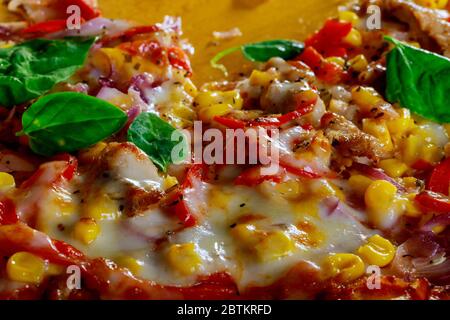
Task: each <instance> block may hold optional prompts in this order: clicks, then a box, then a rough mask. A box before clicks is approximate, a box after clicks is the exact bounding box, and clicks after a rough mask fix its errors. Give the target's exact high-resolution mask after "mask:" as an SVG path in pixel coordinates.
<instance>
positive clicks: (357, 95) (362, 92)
mask: <svg viewBox="0 0 450 320" xmlns="http://www.w3.org/2000/svg"><path fill="white" fill-rule="evenodd" d="M352 99H353V102H355V103H356V104H357V105H358V106H360V107H361V109H362V111H364V112H370V110H371V109H372V108H373V107H375V106H376V105H378V104H380V103H382V102H383V101H384V100H383V98H382V97H381V96H380V95H379V94H378V93H377V92H376V91H375V89H373V88H369V87H355V88H353V89H352Z"/></svg>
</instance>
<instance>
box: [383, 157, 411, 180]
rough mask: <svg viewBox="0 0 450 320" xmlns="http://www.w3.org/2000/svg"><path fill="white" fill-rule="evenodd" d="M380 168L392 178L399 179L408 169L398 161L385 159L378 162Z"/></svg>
mask: <svg viewBox="0 0 450 320" xmlns="http://www.w3.org/2000/svg"><path fill="white" fill-rule="evenodd" d="M380 168H381V169H383V170H384V171H385V172H386V173H387V174H388V175H389V176H391V177H392V178H400V177H401V176H403V175H404V174H405V172H406V171H408V169H409V167H408V166H407V165H406V164H404V163H403V162H401V161H400V160H398V159H395V158H394V159H385V160H381V161H380Z"/></svg>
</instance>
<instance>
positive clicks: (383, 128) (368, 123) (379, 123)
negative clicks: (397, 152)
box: [363, 119, 394, 151]
mask: <svg viewBox="0 0 450 320" xmlns="http://www.w3.org/2000/svg"><path fill="white" fill-rule="evenodd" d="M363 131H364V132H366V133H368V134H370V135H372V136H374V137H375V138H377V139H378V140H379V141H380V142H381V144H382V145H383V147H384V149H385V150H386V151H392V150H393V149H394V145H393V144H392V138H391V134H390V133H389V130H388V127H387V125H386V121H384V120H376V119H364V120H363Z"/></svg>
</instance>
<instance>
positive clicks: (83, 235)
mask: <svg viewBox="0 0 450 320" xmlns="http://www.w3.org/2000/svg"><path fill="white" fill-rule="evenodd" d="M99 234H100V227H99V226H98V224H97V222H95V220H94V219H92V218H81V219H80V221H78V222H77V223H76V224H75V227H74V229H73V236H74V238H75V239H77V240H78V241H81V242H82V243H84V244H85V245H88V244H91V243H92V242H94V241H95V239H97V237H98V236H99Z"/></svg>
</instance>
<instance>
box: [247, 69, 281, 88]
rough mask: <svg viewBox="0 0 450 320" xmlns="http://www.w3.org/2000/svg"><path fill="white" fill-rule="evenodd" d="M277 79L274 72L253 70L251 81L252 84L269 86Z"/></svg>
mask: <svg viewBox="0 0 450 320" xmlns="http://www.w3.org/2000/svg"><path fill="white" fill-rule="evenodd" d="M275 79H276V76H275V75H274V74H271V73H268V72H263V71H259V70H253V71H252V74H251V75H250V79H249V81H250V84H251V85H252V86H262V87H268V86H269V85H270V84H271V83H272V82H273V81H274V80H275Z"/></svg>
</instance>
